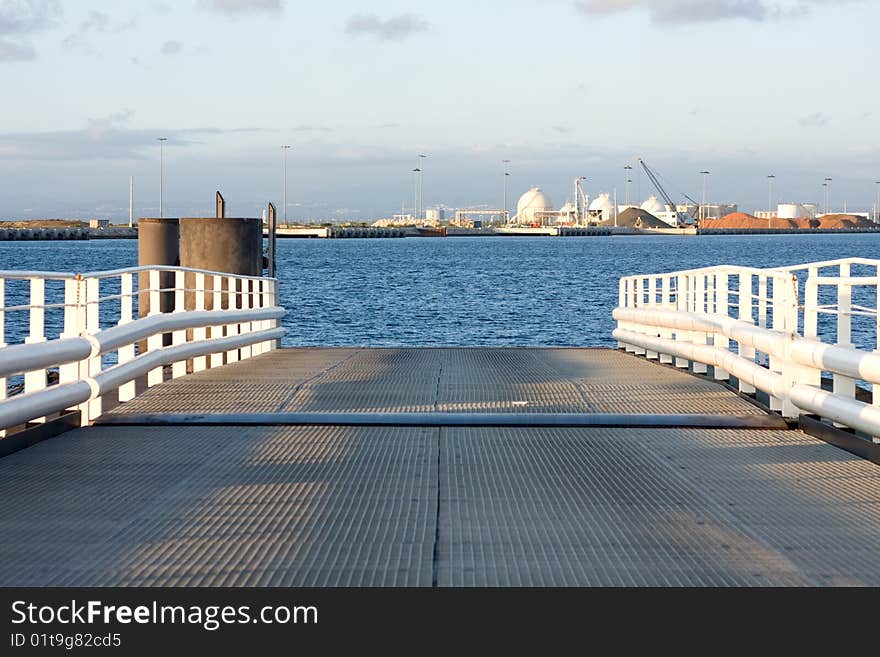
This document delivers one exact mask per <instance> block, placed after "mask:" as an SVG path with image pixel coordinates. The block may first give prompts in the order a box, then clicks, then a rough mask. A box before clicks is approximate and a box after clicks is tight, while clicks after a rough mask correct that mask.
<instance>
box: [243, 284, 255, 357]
mask: <svg viewBox="0 0 880 657" xmlns="http://www.w3.org/2000/svg"><path fill="white" fill-rule="evenodd" d="M253 283H254V281H252V280H251V279H249V278H242V279H241V308H242V310H249V309H250V308H253V307H254V306H253V302H254V296H253V290H254V286H253ZM252 330H253V323H252V322H242V323H241V334H242V335H245V334H247V333H250V332H251V331H252ZM240 354H241V359H242V360H247V359H248V358H250V357H251V356H252V349H251V345H249V344H246V345H245V346H243V347H242V348H241V351H240Z"/></svg>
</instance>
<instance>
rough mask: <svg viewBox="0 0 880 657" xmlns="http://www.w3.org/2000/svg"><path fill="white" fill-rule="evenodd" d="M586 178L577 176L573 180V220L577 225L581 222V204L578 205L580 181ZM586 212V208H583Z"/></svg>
mask: <svg viewBox="0 0 880 657" xmlns="http://www.w3.org/2000/svg"><path fill="white" fill-rule="evenodd" d="M586 179H587V177H586V176H578V177H577V178H575V179H574V220H575V223H577V224H578V225H579V224H580V221H581V204H580V200H579V199H580V197H579V194H580V191H581V180H586ZM584 209H585V210H586V208H584Z"/></svg>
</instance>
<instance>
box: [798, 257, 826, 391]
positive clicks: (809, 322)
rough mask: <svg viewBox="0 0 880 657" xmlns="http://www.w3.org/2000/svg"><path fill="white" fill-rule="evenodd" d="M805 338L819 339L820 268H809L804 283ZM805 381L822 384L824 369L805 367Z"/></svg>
mask: <svg viewBox="0 0 880 657" xmlns="http://www.w3.org/2000/svg"><path fill="white" fill-rule="evenodd" d="M804 338H805V339H807V340H816V341H818V340H819V268H818V267H810V268H809V269H808V270H807V282H806V284H805V285H804ZM802 375H803V378H804V380H803V382H804V383H805V384H807V385H811V386H818V387H821V385H822V370H819V369H816V368H814V367H804V368H803V371H802Z"/></svg>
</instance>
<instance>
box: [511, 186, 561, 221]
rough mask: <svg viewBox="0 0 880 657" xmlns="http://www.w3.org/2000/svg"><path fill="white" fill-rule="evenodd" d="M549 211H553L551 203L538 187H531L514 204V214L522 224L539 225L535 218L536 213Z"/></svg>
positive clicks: (537, 219)
mask: <svg viewBox="0 0 880 657" xmlns="http://www.w3.org/2000/svg"><path fill="white" fill-rule="evenodd" d="M551 210H553V202H552V201H551V200H550V199H549V197H548V196H547V195H546V194H545V193H544V192H542V191H541V189H540V187H532V188H531V189H530V190H529V191H527V192H526V193H525V194H523V195H522V196H521V197H520V199H519V202H518V203H517V204H516V214H517V216H518V217H519V222H520V223H522V224H539V223H541V219H540V218H539V217H537V213H539V212H549V211H551Z"/></svg>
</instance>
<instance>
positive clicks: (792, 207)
mask: <svg viewBox="0 0 880 657" xmlns="http://www.w3.org/2000/svg"><path fill="white" fill-rule="evenodd" d="M776 216H777V217H779V218H780V219H801V218H803V217H809V216H810V214H809V212H807V209H806V208H805V207H804V206H803V205H801V204H800V203H780V204H779V207H778V208H777V209H776Z"/></svg>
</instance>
